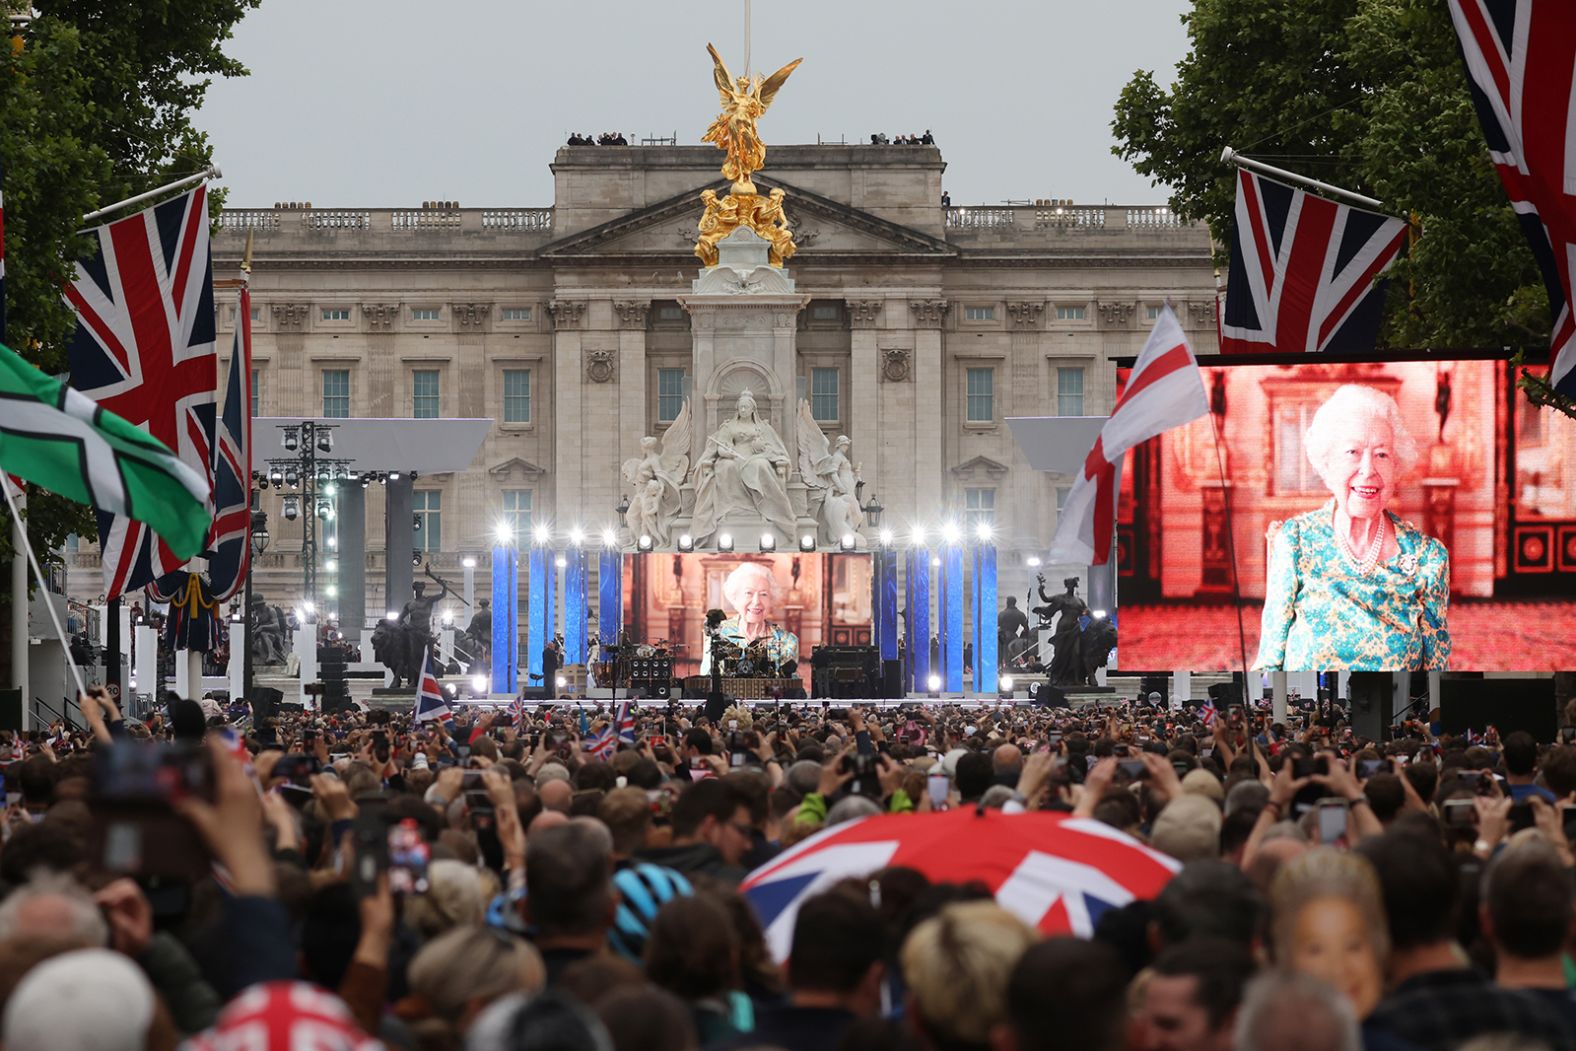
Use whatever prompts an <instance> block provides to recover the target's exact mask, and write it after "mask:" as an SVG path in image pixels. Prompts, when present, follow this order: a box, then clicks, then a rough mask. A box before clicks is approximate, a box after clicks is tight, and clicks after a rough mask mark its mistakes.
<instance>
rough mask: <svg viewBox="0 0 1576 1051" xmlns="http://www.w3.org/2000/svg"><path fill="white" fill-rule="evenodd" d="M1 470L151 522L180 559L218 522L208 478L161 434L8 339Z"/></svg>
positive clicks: (0, 362)
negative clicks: (21, 352) (42, 366)
mask: <svg viewBox="0 0 1576 1051" xmlns="http://www.w3.org/2000/svg"><path fill="white" fill-rule="evenodd" d="M0 470H5V471H7V472H9V473H11V474H14V475H16V476H17V477H19V478H23V479H26V480H27V481H29V482H32V483H33V484H34V485H39V486H43V487H44V488H45V489H48V490H50V491H51V492H55V493H59V494H60V495H61V496H64V497H66V498H67V499H71V500H75V501H77V502H78V503H83V504H88V505H89V506H91V507H94V508H97V509H98V510H100V511H108V512H111V513H113V514H117V515H124V516H125V517H127V518H134V519H136V520H137V521H139V522H146V523H147V524H148V525H149V526H150V527H152V529H153V531H154V532H155V533H157V534H159V536H160V537H161V538H162V539H163V540H164V542H165V544H167V545H168V546H169V548H170V550H171V551H173V552H174V553H175V555H176V556H177V557H179V558H183V559H185V558H191V557H192V556H193V555H195V554H196V553H197V552H199V551H201V550H202V546H203V544H204V542H205V541H206V540H207V538H208V527H209V525H210V524H211V523H212V522H213V506H212V497H211V494H210V492H209V488H208V480H207V479H206V478H204V477H203V476H202V475H201V474H199V473H198V472H197V471H195V470H193V469H192V468H190V467H188V466H187V465H186V464H184V463H182V462H181V460H180V458H179V457H178V456H176V455H175V454H174V453H172V452H170V450H169V449H168V448H167V447H166V446H165V445H164V444H163V443H162V442H160V441H159V440H158V439H157V438H154V437H153V436H151V435H149V434H148V433H147V432H145V431H142V430H139V429H138V428H136V427H135V426H133V425H132V424H130V423H128V422H126V421H125V420H123V419H121V418H120V417H119V416H116V415H115V414H114V413H112V412H106V411H105V410H104V409H102V408H100V407H99V405H98V403H97V402H95V401H93V400H91V399H90V398H88V397H87V396H86V395H84V394H82V393H81V392H80V391H75V390H72V389H71V388H70V387H68V386H66V385H65V384H64V383H62V382H60V381H59V380H56V379H51V378H50V377H48V376H46V375H44V374H43V373H42V372H40V371H38V369H36V368H34V367H33V366H31V365H29V364H28V363H27V362H25V361H23V360H22V359H21V357H20V356H18V355H17V353H16V352H15V351H13V350H11V349H10V348H9V347H6V346H4V345H0Z"/></svg>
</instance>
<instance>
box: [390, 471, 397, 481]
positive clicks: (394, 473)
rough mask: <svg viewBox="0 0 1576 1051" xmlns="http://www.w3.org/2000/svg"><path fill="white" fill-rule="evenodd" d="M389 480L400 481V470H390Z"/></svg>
mask: <svg viewBox="0 0 1576 1051" xmlns="http://www.w3.org/2000/svg"><path fill="white" fill-rule="evenodd" d="M389 481H391V482H397V481H399V472H398V471H390V472H389Z"/></svg>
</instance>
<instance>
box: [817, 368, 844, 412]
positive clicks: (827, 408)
mask: <svg viewBox="0 0 1576 1051" xmlns="http://www.w3.org/2000/svg"><path fill="white" fill-rule="evenodd" d="M838 378H839V370H838V369H811V370H810V415H811V416H813V417H814V418H815V419H816V420H818V421H820V422H822V423H836V422H837V421H839V420H841V419H842V417H841V416H840V415H838V404H837V403H838V386H839V385H838Z"/></svg>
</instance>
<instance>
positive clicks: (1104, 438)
mask: <svg viewBox="0 0 1576 1051" xmlns="http://www.w3.org/2000/svg"><path fill="white" fill-rule="evenodd" d="M1208 411H1209V399H1208V398H1207V397H1206V396H1205V394H1204V378H1203V376H1202V374H1200V372H1199V370H1198V359H1197V358H1195V357H1193V349H1192V348H1191V347H1189V346H1188V343H1187V337H1186V336H1184V335H1183V334H1182V326H1181V325H1180V324H1178V323H1177V316H1176V315H1175V314H1173V313H1172V312H1171V308H1170V307H1169V306H1165V307H1162V308H1161V310H1160V317H1159V318H1158V319H1156V321H1155V327H1154V329H1153V331H1151V332H1150V333H1149V340H1148V341H1147V342H1146V343H1145V344H1144V349H1143V350H1142V351H1140V352H1139V355H1138V361H1137V363H1136V364H1135V365H1134V366H1133V371H1132V374H1131V375H1130V376H1129V377H1128V379H1127V387H1126V389H1124V390H1123V391H1122V396H1121V397H1119V398H1118V399H1117V400H1116V408H1114V409H1112V410H1111V418H1110V419H1108V420H1106V421H1105V426H1104V427H1102V428H1100V436H1099V437H1098V438H1096V439H1095V442H1094V448H1093V449H1090V450H1089V455H1088V456H1087V457H1086V458H1085V459H1084V466H1083V471H1082V472H1081V473H1080V474H1079V475H1078V478H1077V479H1076V480H1075V481H1074V482H1073V486H1072V489H1071V491H1070V492H1068V494H1067V501H1066V503H1065V504H1063V506H1062V513H1061V517H1060V519H1059V520H1058V521H1057V523H1056V536H1055V537H1054V538H1053V539H1052V540H1051V550H1050V559H1051V561H1053V562H1062V563H1067V564H1072V565H1090V566H1098V565H1104V564H1105V563H1106V561H1107V560H1108V559H1109V558H1110V555H1111V540H1112V538H1113V537H1114V536H1115V535H1116V496H1117V489H1118V488H1119V484H1120V481H1121V467H1122V457H1123V456H1125V455H1126V454H1127V450H1129V449H1131V448H1133V447H1134V446H1136V445H1139V444H1141V443H1143V442H1146V441H1148V440H1149V439H1151V438H1153V437H1155V436H1157V435H1159V434H1162V433H1164V432H1166V431H1168V430H1170V429H1171V428H1173V427H1180V426H1182V425H1183V424H1184V423H1189V422H1191V421H1193V420H1196V419H1198V418H1199V417H1200V416H1203V415H1204V414H1205V413H1207V412H1208Z"/></svg>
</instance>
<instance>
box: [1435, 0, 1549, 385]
mask: <svg viewBox="0 0 1576 1051" xmlns="http://www.w3.org/2000/svg"><path fill="white" fill-rule="evenodd" d="M1450 17H1451V18H1452V19H1453V20H1454V22H1455V27H1456V35H1457V36H1458V37H1459V38H1460V39H1461V50H1462V53H1463V54H1464V55H1465V56H1466V64H1467V86H1468V87H1469V88H1470V89H1471V92H1472V102H1473V105H1474V107H1475V108H1476V109H1477V115H1478V123H1480V124H1482V125H1483V135H1484V137H1485V138H1486V139H1487V140H1488V152H1489V159H1490V160H1491V161H1492V162H1493V164H1494V170H1495V171H1496V172H1498V173H1499V180H1500V182H1501V183H1503V184H1504V186H1505V194H1506V196H1507V197H1509V198H1510V204H1511V207H1512V208H1514V209H1515V212H1516V219H1517V221H1519V222H1520V224H1521V232H1522V233H1523V234H1524V235H1525V236H1526V238H1527V241H1528V243H1529V244H1530V245H1531V246H1532V255H1533V257H1534V258H1535V259H1536V260H1537V263H1538V269H1539V270H1541V271H1542V273H1543V283H1544V285H1545V287H1547V289H1548V293H1549V309H1550V311H1551V313H1552V314H1553V316H1554V330H1553V333H1552V334H1551V337H1550V352H1551V354H1552V355H1553V358H1554V364H1553V368H1552V369H1551V370H1550V372H1549V383H1550V385H1552V386H1553V387H1554V389H1555V390H1557V391H1559V392H1560V393H1561V394H1564V395H1566V396H1567V397H1572V398H1576V315H1573V314H1572V304H1571V271H1572V269H1573V267H1576V156H1572V152H1571V151H1572V150H1573V149H1576V130H1573V126H1572V121H1573V120H1576V6H1573V5H1572V4H1570V3H1567V2H1565V0H1450Z"/></svg>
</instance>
